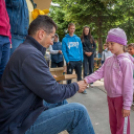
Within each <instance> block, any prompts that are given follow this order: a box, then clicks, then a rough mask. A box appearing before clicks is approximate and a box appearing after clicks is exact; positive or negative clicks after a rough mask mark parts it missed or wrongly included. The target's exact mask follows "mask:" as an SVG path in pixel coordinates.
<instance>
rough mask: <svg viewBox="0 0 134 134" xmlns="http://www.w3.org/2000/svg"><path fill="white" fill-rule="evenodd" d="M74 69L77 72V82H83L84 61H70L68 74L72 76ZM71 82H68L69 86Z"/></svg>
mask: <svg viewBox="0 0 134 134" xmlns="http://www.w3.org/2000/svg"><path fill="white" fill-rule="evenodd" d="M73 69H75V72H76V74H77V80H78V81H80V80H81V71H82V61H70V62H69V65H68V64H67V74H72V73H73ZM70 83H71V80H68V81H67V84H70Z"/></svg>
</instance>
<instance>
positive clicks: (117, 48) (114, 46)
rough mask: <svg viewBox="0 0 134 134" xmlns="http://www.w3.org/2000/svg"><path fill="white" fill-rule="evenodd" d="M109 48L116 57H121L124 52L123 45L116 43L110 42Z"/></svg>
mask: <svg viewBox="0 0 134 134" xmlns="http://www.w3.org/2000/svg"><path fill="white" fill-rule="evenodd" d="M108 48H109V50H110V51H111V52H112V53H113V54H115V55H119V54H121V53H123V52H124V51H123V45H121V44H118V43H115V42H108Z"/></svg>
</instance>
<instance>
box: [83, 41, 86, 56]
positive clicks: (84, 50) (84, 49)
mask: <svg viewBox="0 0 134 134" xmlns="http://www.w3.org/2000/svg"><path fill="white" fill-rule="evenodd" d="M82 46H83V53H84V54H85V52H87V49H86V46H85V43H84V42H82Z"/></svg>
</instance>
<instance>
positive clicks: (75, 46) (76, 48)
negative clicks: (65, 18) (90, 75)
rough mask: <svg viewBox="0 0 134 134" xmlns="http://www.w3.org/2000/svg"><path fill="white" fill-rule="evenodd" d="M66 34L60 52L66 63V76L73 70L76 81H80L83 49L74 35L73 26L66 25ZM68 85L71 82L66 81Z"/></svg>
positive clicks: (79, 40) (71, 24)
mask: <svg viewBox="0 0 134 134" xmlns="http://www.w3.org/2000/svg"><path fill="white" fill-rule="evenodd" d="M68 32H69V34H67V35H66V36H65V37H64V38H63V40H62V52H63V55H64V58H65V60H66V63H67V74H72V73H73V69H75V71H76V74H77V80H78V81H79V80H81V71H82V62H83V47H82V43H81V39H80V38H79V37H78V36H77V35H75V34H74V32H75V24H73V23H70V24H69V25H68ZM67 83H68V84H70V83H71V80H68V82H67Z"/></svg>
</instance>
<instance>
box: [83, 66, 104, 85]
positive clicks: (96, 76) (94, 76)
mask: <svg viewBox="0 0 134 134" xmlns="http://www.w3.org/2000/svg"><path fill="white" fill-rule="evenodd" d="M104 68H105V66H104V64H103V65H102V67H101V68H100V69H98V70H97V71H95V72H94V73H93V74H91V75H89V76H87V77H85V81H86V82H87V83H88V84H89V83H92V82H95V81H96V80H99V79H101V78H103V77H104Z"/></svg>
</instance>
